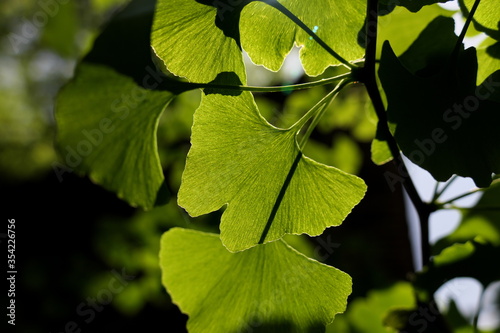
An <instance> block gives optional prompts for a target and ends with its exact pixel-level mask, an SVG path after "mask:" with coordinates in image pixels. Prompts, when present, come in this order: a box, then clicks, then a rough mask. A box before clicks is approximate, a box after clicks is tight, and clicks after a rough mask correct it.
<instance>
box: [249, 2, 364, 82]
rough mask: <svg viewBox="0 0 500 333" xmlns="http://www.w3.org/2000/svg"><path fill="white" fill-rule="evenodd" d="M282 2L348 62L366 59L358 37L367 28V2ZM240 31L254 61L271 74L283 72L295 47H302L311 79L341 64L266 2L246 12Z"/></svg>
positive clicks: (252, 6) (250, 5) (255, 3)
mask: <svg viewBox="0 0 500 333" xmlns="http://www.w3.org/2000/svg"><path fill="white" fill-rule="evenodd" d="M268 2H269V1H268ZM279 2H280V3H281V4H282V5H283V6H285V7H286V8H287V9H288V10H289V11H291V12H292V13H293V14H295V15H296V16H297V17H298V18H299V19H300V20H301V21H302V22H304V23H305V24H306V25H307V26H308V27H309V28H310V29H311V30H312V31H314V32H315V33H316V34H317V35H318V36H319V37H320V38H321V39H323V41H324V42H326V44H328V46H330V47H331V48H332V49H333V50H334V51H335V52H337V53H338V54H340V55H341V56H342V57H343V58H344V59H347V60H356V59H359V58H361V57H363V54H364V50H363V48H362V47H361V46H360V45H359V44H358V34H359V32H360V31H362V28H363V24H364V18H365V12H366V1H364V0H327V1H325V0H309V1H302V0H287V1H279ZM240 30H241V45H242V46H243V49H244V50H245V51H247V52H248V55H249V56H250V58H251V59H252V61H253V62H254V63H256V64H259V65H264V66H266V67H267V68H269V69H271V70H274V71H277V70H278V69H280V67H281V65H282V64H283V61H284V59H285V57H286V56H287V55H288V53H290V51H291V49H292V47H293V46H294V45H297V46H299V47H301V50H300V58H301V62H302V66H303V67H304V70H305V72H306V73H307V74H308V75H313V76H316V75H319V74H321V73H323V71H324V70H325V69H326V68H327V67H328V66H332V65H339V64H340V62H339V61H338V60H337V59H335V58H334V57H333V56H332V55H330V54H329V53H328V52H327V51H325V50H324V49H323V48H322V47H321V46H320V45H319V44H318V43H317V42H315V41H314V40H313V39H312V37H311V36H309V35H308V34H307V33H306V32H304V31H303V30H302V29H301V28H300V27H299V26H297V25H296V24H295V23H294V22H293V21H291V20H290V19H289V18H288V17H286V16H285V15H284V14H283V13H281V12H279V11H278V10H277V9H275V8H273V7H271V6H270V5H269V4H267V3H266V1H254V2H252V3H250V4H249V5H247V6H246V7H245V8H244V9H243V11H242V13H241V21H240Z"/></svg>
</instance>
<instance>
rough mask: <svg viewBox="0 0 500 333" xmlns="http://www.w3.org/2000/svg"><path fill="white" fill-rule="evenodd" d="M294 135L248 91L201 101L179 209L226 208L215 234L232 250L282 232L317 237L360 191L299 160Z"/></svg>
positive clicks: (359, 183)
mask: <svg viewBox="0 0 500 333" xmlns="http://www.w3.org/2000/svg"><path fill="white" fill-rule="evenodd" d="M297 131H298V129H296V128H294V129H289V130H283V129H279V128H276V127H273V126H272V125H270V124H269V123H268V122H267V121H266V120H265V119H264V118H262V116H261V115H260V114H259V111H258V110H257V106H256V105H255V102H254V100H253V96H252V94H250V93H248V92H244V93H242V94H241V95H239V96H223V95H220V94H210V95H206V96H203V98H202V102H201V105H200V107H199V109H198V110H197V111H196V112H195V116H194V123H193V129H192V136H191V144H192V147H191V150H190V151H189V154H188V157H187V162H186V168H185V170H184V173H183V176H182V183H181V188H180V190H179V196H178V201H179V205H180V206H182V207H184V208H185V209H186V210H187V211H188V213H189V214H191V215H193V216H198V215H202V214H207V213H209V212H212V211H215V210H217V209H219V208H221V207H222V206H224V205H226V204H228V207H227V209H226V211H225V212H224V214H223V216H222V220H221V225H220V230H221V239H222V242H223V243H224V245H225V246H227V247H228V249H229V250H231V251H239V250H244V249H247V248H249V247H252V246H254V245H257V244H259V243H266V242H270V241H273V240H276V239H279V238H281V237H282V236H283V235H285V234H301V233H307V234H309V235H319V234H321V233H322V232H323V231H324V229H325V228H327V227H330V226H336V225H339V224H340V223H342V221H343V220H344V219H345V217H346V216H347V215H348V214H349V213H350V211H351V210H352V208H353V207H354V206H355V205H356V204H358V203H359V201H360V200H361V199H362V198H363V196H364V193H365V191H366V186H365V184H364V182H363V180H362V179H360V178H358V177H356V176H353V175H349V174H346V173H344V172H342V171H340V170H338V169H336V168H333V167H329V166H326V165H323V164H319V163H317V162H315V161H313V160H311V159H309V158H307V157H305V156H303V155H302V153H301V151H300V150H299V148H298V147H297V143H296V134H297Z"/></svg>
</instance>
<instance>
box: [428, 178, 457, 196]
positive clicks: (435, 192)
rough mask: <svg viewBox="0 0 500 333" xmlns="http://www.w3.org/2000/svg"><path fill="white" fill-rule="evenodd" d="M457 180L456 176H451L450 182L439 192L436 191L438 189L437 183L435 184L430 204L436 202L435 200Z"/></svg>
mask: <svg viewBox="0 0 500 333" xmlns="http://www.w3.org/2000/svg"><path fill="white" fill-rule="evenodd" d="M456 179H458V176H457V175H453V177H451V179H450V180H448V182H447V183H446V184H445V185H444V187H443V188H442V189H441V190H438V187H439V182H438V183H436V188H435V190H434V196H433V197H432V202H436V200H437V199H439V197H440V196H441V195H442V194H443V193H444V192H445V191H446V190H447V189H448V188H449V187H450V185H451V184H453V182H454V181H455V180H456Z"/></svg>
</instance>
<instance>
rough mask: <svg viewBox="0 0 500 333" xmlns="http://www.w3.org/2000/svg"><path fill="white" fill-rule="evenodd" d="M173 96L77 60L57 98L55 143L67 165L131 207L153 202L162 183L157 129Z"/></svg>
mask: <svg viewBox="0 0 500 333" xmlns="http://www.w3.org/2000/svg"><path fill="white" fill-rule="evenodd" d="M173 97H174V95H173V94H171V93H169V92H155V91H150V90H146V89H143V88H140V87H138V86H137V85H136V84H135V83H134V81H133V80H132V79H130V78H128V77H126V76H123V75H121V74H117V73H116V72H115V71H113V70H111V69H109V68H107V67H104V66H101V65H91V64H82V65H80V66H79V69H78V73H77V75H76V77H75V79H74V81H72V82H71V83H69V84H68V85H67V86H66V87H65V88H64V89H63V90H62V92H61V93H60V94H59V97H58V101H57V109H56V120H57V124H58V144H59V149H60V152H61V156H62V158H63V161H64V162H65V164H66V166H67V167H69V168H71V169H74V170H76V171H77V172H79V173H82V174H88V175H89V176H90V178H91V179H92V180H94V181H95V182H96V183H99V184H101V185H102V186H103V187H105V188H107V189H108V190H111V191H115V192H116V193H117V194H118V196H119V197H120V198H123V199H124V200H126V201H128V202H129V203H130V204H131V205H133V206H142V207H144V208H151V207H153V205H154V204H155V202H156V201H157V199H159V198H158V195H159V194H160V193H161V191H160V189H161V187H162V183H163V172H162V169H161V165H160V161H159V158H158V152H157V146H156V128H157V123H158V118H159V117H160V115H161V113H162V111H163V109H164V108H165V106H166V105H167V104H168V103H169V102H170V101H171V100H172V98H173Z"/></svg>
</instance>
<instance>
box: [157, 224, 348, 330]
mask: <svg viewBox="0 0 500 333" xmlns="http://www.w3.org/2000/svg"><path fill="white" fill-rule="evenodd" d="M160 266H161V268H162V282H163V285H164V286H165V287H166V289H167V291H168V292H169V294H170V295H171V297H172V300H173V302H174V303H175V304H177V305H178V306H179V307H180V309H181V311H182V312H184V313H186V314H188V315H189V320H188V323H187V329H188V331H189V332H190V333H197V332H203V333H212V332H213V333H220V332H231V333H233V332H234V333H236V332H250V331H252V332H253V331H255V332H270V333H271V332H273V333H274V332H286V333H293V332H296V333H299V332H300V333H302V332H311V333H312V332H321V331H324V326H325V325H326V324H328V323H329V322H331V321H332V320H333V318H334V316H335V315H336V314H337V313H341V312H343V311H344V310H345V307H346V302H347V297H348V295H349V294H350V293H351V278H350V277H349V275H347V274H346V273H344V272H342V271H339V270H337V269H336V268H334V267H330V266H327V265H324V264H321V263H319V262H317V261H314V260H312V259H309V258H307V257H305V256H304V255H302V254H300V253H298V252H297V251H295V250H294V249H292V248H291V247H289V246H288V245H287V244H285V243H284V242H282V241H277V242H273V243H270V244H265V245H261V246H258V247H255V248H252V249H250V250H248V251H244V252H239V253H231V252H228V251H227V249H226V248H225V247H224V246H223V245H222V244H221V241H220V239H219V237H218V235H215V234H207V233H202V232H199V231H192V230H186V229H179V228H175V229H171V230H170V231H168V232H167V233H165V234H164V235H163V237H162V241H161V250H160Z"/></svg>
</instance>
